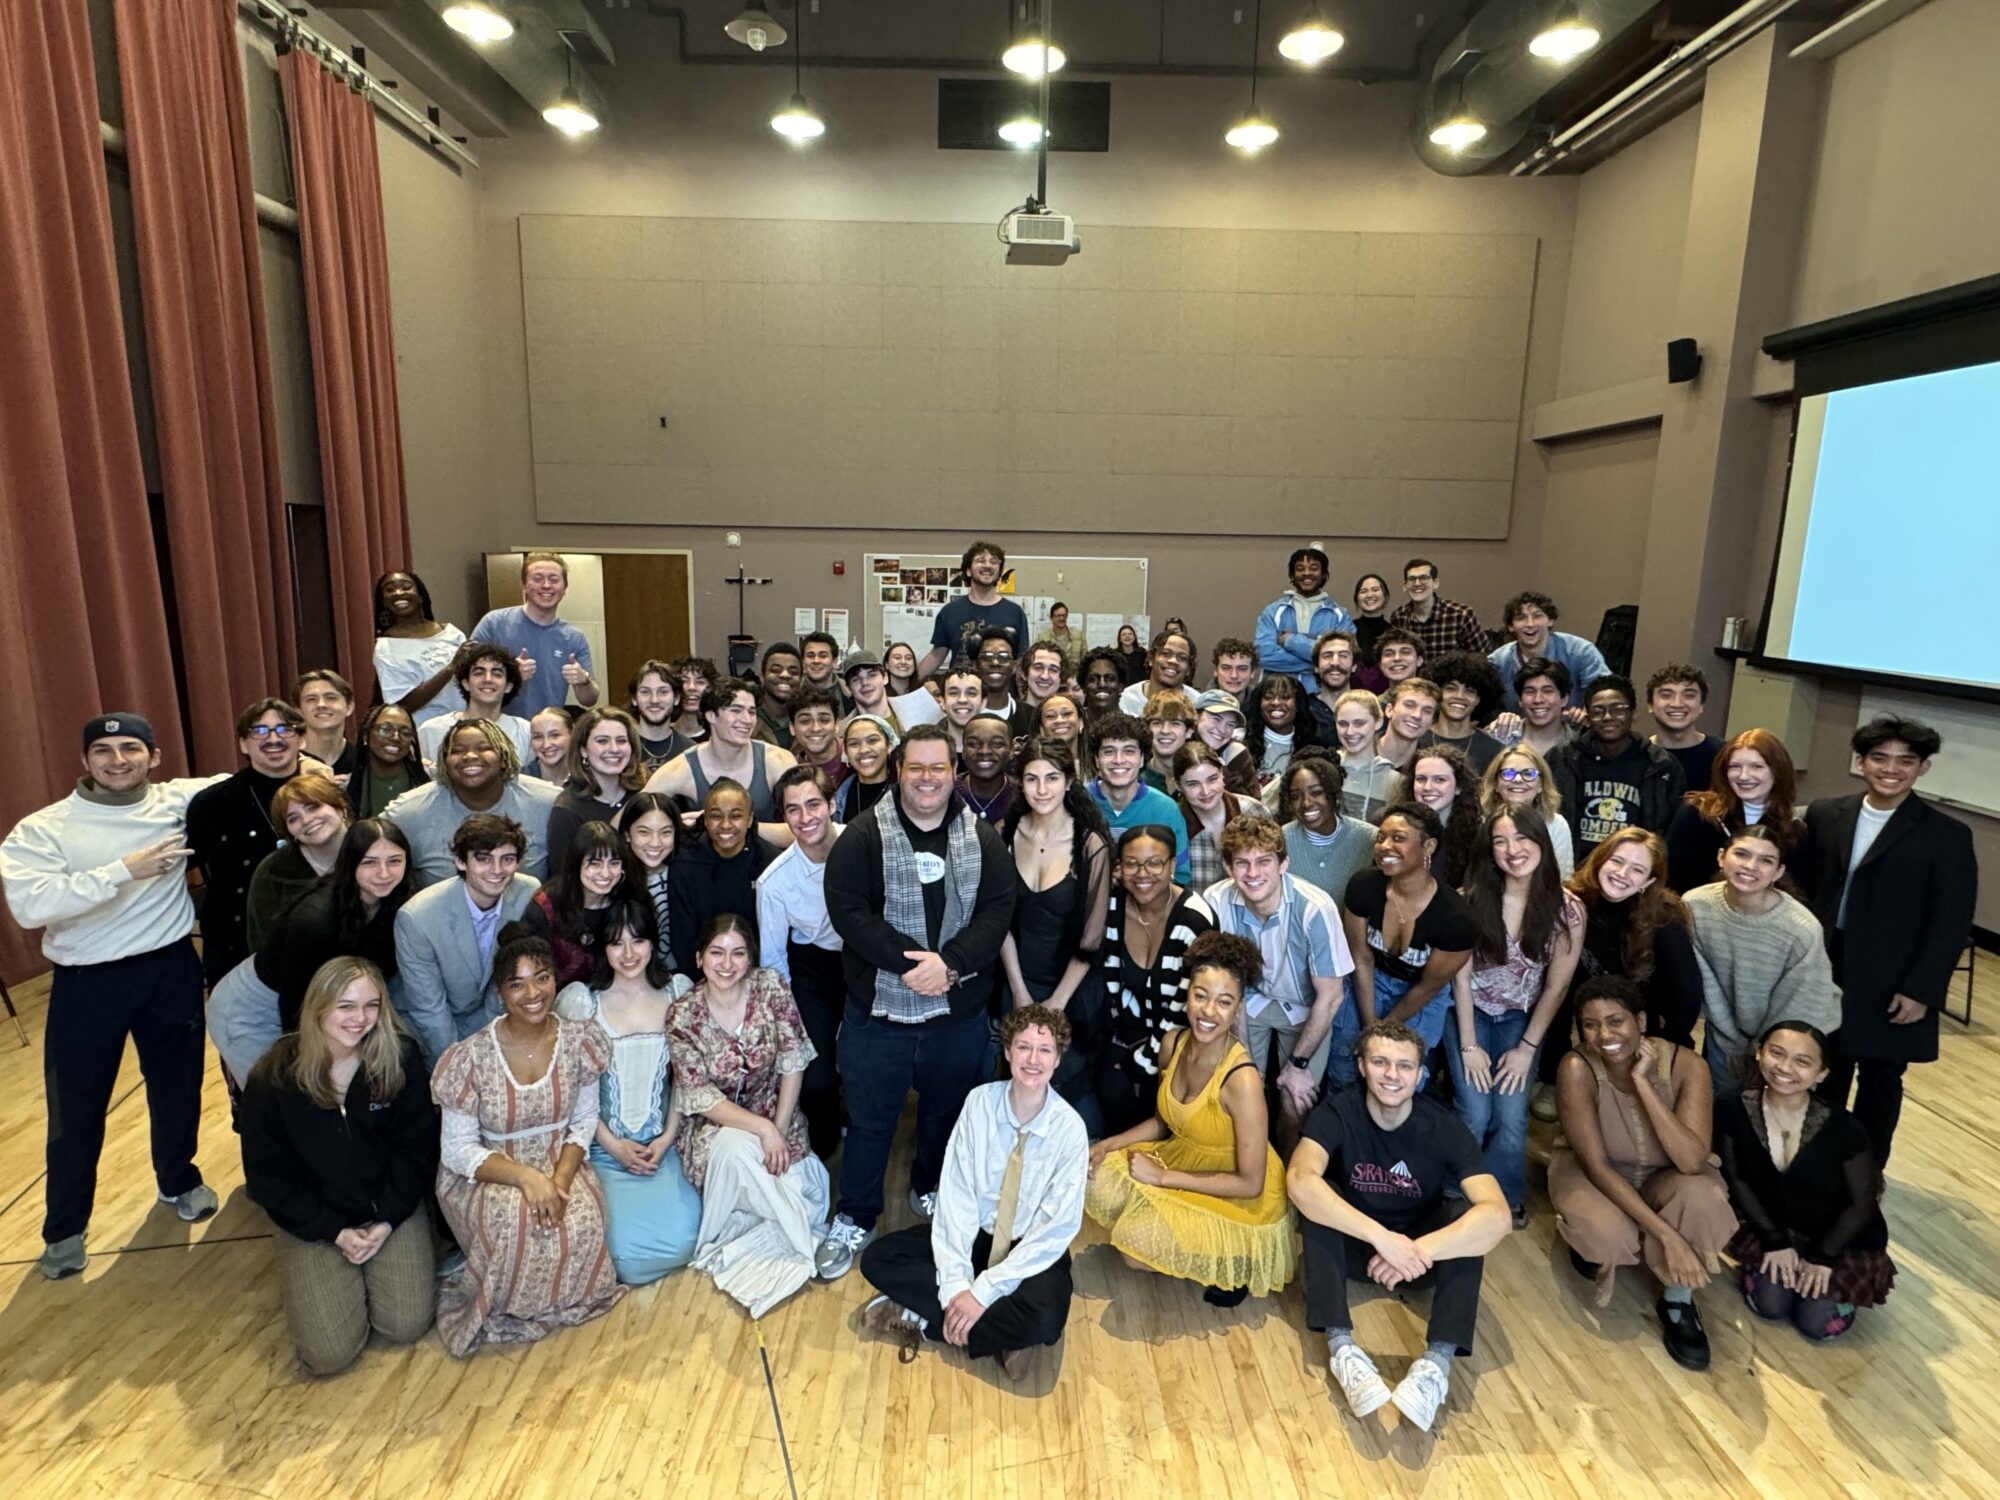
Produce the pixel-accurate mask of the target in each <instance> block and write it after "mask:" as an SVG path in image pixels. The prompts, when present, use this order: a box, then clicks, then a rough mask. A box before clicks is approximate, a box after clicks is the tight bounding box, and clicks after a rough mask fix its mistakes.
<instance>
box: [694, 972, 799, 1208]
mask: <svg viewBox="0 0 2000 1500" xmlns="http://www.w3.org/2000/svg"><path fill="white" fill-rule="evenodd" d="M746 983H747V984H748V986H749V989H750V997H749V1001H748V1003H747V1004H746V1005H745V1006H744V1008H743V1026H742V1029H741V1030H739V1031H738V1032H737V1033H736V1034H735V1035H734V1036H732V1035H730V1033H728V1032H727V1031H724V1030H723V1029H722V1027H720V1026H718V1025H717V1024H716V1022H715V1018H714V1017H713V1016H711V1015H710V1014H709V1011H708V986H707V985H706V984H698V985H696V986H695V987H694V988H693V989H692V990H689V991H688V992H687V994H685V995H683V996H681V998H680V999H679V1000H676V1001H675V1002H674V1006H673V1009H672V1010H670V1011H668V1012H667V1046H668V1049H669V1050H670V1051H671V1052H672V1053H673V1059H674V1107H675V1108H676V1109H678V1110H680V1112H681V1113H682V1114H684V1115H687V1116H689V1121H688V1132H687V1135H686V1136H685V1137H684V1138H683V1140H682V1142H681V1166H682V1169H683V1170H684V1171H686V1173H687V1179H688V1181H689V1182H691V1183H693V1184H694V1185H695V1187H696V1188H697V1189H699V1188H701V1187H702V1185H703V1183H704V1182H706V1180H707V1178H708V1157H709V1151H710V1149H711V1148H712V1147H713V1146H714V1143H715V1133H716V1131H717V1130H719V1129H721V1128H722V1127H720V1126H718V1125H716V1124H715V1123H714V1122H713V1121H711V1120H708V1119H705V1118H703V1116H704V1114H705V1113H706V1112H707V1111H708V1110H711V1109H713V1108H715V1106H716V1105H718V1104H725V1103H726V1104H734V1105H736V1106H738V1107H739V1108H742V1109H747V1110H749V1111H750V1113H751V1114H753V1115H761V1116H763V1117H764V1118H765V1119H767V1120H775V1119H776V1118H777V1117H778V1087H779V1085H780V1084H781V1083H782V1082H783V1080H784V1077H785V1075H786V1074H788V1073H803V1072H805V1070H806V1065H807V1064H808V1063H810V1062H811V1061H812V1060H813V1059H814V1058H815V1057H817V1056H818V1055H819V1054H818V1053H817V1052H815V1051H814V1050H813V1044H812V1042H811V1041H810V1040H808V1039H807V1037H806V1028H805V1023H804V1022H803V1021H802V1020H800V1019H799V1008H798V1006H797V1005H796V1004H795V1003H794V1002H793V1000H792V992H791V991H790V990H789V989H788V988H786V986H785V981H784V979H783V977H782V976H780V975H779V974H778V972H777V971H776V970H775V969H756V970H753V971H752V972H751V975H750V978H749V979H748V980H747V981H746ZM785 1144H786V1145H787V1146H788V1147H790V1148H791V1159H792V1161H793V1162H794V1163H795V1164H796V1163H797V1162H800V1161H803V1160H804V1159H805V1157H806V1154H807V1152H808V1151H809V1150H810V1149H811V1148H810V1147H809V1145H808V1144H807V1141H806V1121H805V1115H804V1113H803V1111H799V1110H794V1111H793V1112H792V1118H791V1122H790V1124H789V1125H788V1126H787V1127H786V1130H785Z"/></svg>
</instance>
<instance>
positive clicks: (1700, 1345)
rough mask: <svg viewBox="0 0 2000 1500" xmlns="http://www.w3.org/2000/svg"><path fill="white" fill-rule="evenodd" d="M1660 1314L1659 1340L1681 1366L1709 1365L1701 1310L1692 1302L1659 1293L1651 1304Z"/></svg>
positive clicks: (1701, 1367)
mask: <svg viewBox="0 0 2000 1500" xmlns="http://www.w3.org/2000/svg"><path fill="white" fill-rule="evenodd" d="M1653 1310H1654V1311H1655V1312H1657V1313H1658V1314H1659V1315H1660V1342H1661V1343H1662V1344H1664V1345H1666V1349H1667V1353H1668V1354H1669V1355H1671V1356H1672V1357H1673V1361H1674V1363H1675V1364H1677V1365H1679V1366H1680V1367H1681V1368H1682V1369H1683V1370H1697V1371H1699V1370H1706V1369H1707V1368H1708V1330H1707V1329H1705V1328H1703V1327H1702V1326H1701V1314H1700V1313H1699V1312H1697V1311H1695V1305H1694V1304H1693V1303H1692V1302H1669V1301H1668V1300H1667V1299H1666V1298H1665V1297H1662V1298H1661V1299H1660V1300H1659V1301H1658V1302H1656V1303H1654V1304H1653Z"/></svg>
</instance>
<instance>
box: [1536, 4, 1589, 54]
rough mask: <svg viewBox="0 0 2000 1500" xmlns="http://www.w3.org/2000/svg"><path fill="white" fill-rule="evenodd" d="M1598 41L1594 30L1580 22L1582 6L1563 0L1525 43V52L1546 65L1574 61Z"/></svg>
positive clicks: (1585, 23) (1586, 23) (1587, 24)
mask: <svg viewBox="0 0 2000 1500" xmlns="http://www.w3.org/2000/svg"><path fill="white" fill-rule="evenodd" d="M1599 40H1600V36H1599V33H1598V30H1597V28H1596V27H1595V26H1593V25H1591V24H1590V23H1589V22H1588V21H1586V20H1584V18H1583V8H1582V6H1581V5H1579V4H1578V3H1577V0H1566V3H1565V4H1563V5H1562V6H1560V7H1558V8H1557V10H1556V12H1555V14H1554V15H1552V16H1551V17H1550V18H1549V24H1548V25H1546V26H1544V27H1543V28H1542V29H1541V31H1539V32H1538V33H1536V35H1535V39H1534V40H1533V41H1531V42H1529V43H1528V50H1529V51H1530V52H1531V53H1533V54H1534V55H1535V56H1536V57H1540V58H1545V59H1547V60H1548V61H1549V62H1554V63H1566V62H1575V61H1576V60H1577V59H1578V58H1579V57H1581V56H1583V54H1584V53H1586V52H1588V51H1589V50H1590V49H1591V48H1592V47H1595V46H1596V45H1597V43H1598V41H1599Z"/></svg>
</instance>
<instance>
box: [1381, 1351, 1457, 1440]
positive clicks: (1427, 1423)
mask: <svg viewBox="0 0 2000 1500" xmlns="http://www.w3.org/2000/svg"><path fill="white" fill-rule="evenodd" d="M1450 1391H1451V1377H1450V1376H1449V1375H1447V1374H1445V1372H1444V1366H1443V1365H1440V1364H1439V1363H1438V1362H1437V1361H1436V1360H1434V1359H1425V1358H1424V1357H1423V1356H1422V1355H1418V1356H1417V1357H1416V1359H1415V1360H1413V1361H1412V1362H1411V1364H1410V1369H1409V1373H1408V1374H1406V1375H1404V1376H1403V1378H1402V1379H1401V1380H1400V1381H1398V1382H1397V1383H1396V1390H1395V1394H1393V1395H1392V1396H1390V1397H1389V1399H1390V1400H1391V1401H1393V1402H1395V1403H1396V1410H1397V1411H1399V1412H1401V1413H1402V1414H1403V1415H1404V1416H1405V1417H1406V1418H1408V1419H1409V1420H1410V1421H1412V1422H1414V1423H1416V1424H1417V1429H1418V1430H1419V1431H1420V1432H1429V1431H1430V1430H1431V1423H1433V1422H1435V1421H1436V1420H1437V1414H1438V1408H1439V1407H1440V1406H1443V1405H1444V1398H1445V1396H1446V1395H1447V1394H1449V1393H1450Z"/></svg>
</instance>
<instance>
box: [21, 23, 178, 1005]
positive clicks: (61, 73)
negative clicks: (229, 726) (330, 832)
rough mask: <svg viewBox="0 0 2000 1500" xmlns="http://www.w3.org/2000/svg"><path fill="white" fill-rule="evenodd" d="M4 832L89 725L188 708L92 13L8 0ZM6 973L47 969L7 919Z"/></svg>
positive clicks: (160, 730)
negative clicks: (137, 406) (143, 447)
mask: <svg viewBox="0 0 2000 1500" xmlns="http://www.w3.org/2000/svg"><path fill="white" fill-rule="evenodd" d="M0 330H4V333H0V342H4V347H5V349H6V357H5V358H4V359H0V641H4V642H5V643H6V645H5V649H4V650H0V703H6V704H8V705H10V714H9V720H10V722H9V725H8V727H7V730H6V731H5V732H4V733H0V829H5V828H11V827H12V826H13V825H14V823H15V822H16V821H17V820H19V819H20V817H21V816H22V815H23V814H25V813H28V812H30V811H32V810H33V809H35V808H36V807H39V806H42V805H43V804H44V803H47V802H51V801H53V800H55V799H56V798H58V797H60V796H62V795H64V794H65V793H66V792H67V791H68V789H69V788H70V787H71V786H72V785H74V783H75V781H76V778H77V777H78V776H80V775H81V774H82V763H81V751H82V740H81V733H82V729H83V722H84V720H85V719H87V718H89V717H90V716H91V715H93V714H96V713H100V712H103V711H104V710H106V709H129V710H133V711H135V712H138V713H141V714H144V715H145V716H146V717H147V718H148V719H150V720H151V721H152V724H153V728H154V731H155V732H156V734H157V736H158V739H159V743H160V747H161V749H162V751H163V752H164V757H163V760H164V763H163V767H162V770H163V772H164V773H165V774H169V775H185V774H186V754H185V748H184V744H185V742H184V739H183V736H182V728H181V711H180V704H179V701H178V698H177V696H176V693H175V687H174V669H173V657H172V654H171V652H170V651H169V650H168V646H167V620H166V612H165V608H164V606H163V605H162V603H161V589H160V576H159V570H158V567H157V566H156V564H155V562H154V557H153V536H152V529H151V526H150V524H149V521H148V516H147V508H146V486H145V480H144V478H143V476H142V472H141V468H140V461H139V434H138V423H137V419H136V418H135V417H134V415H133V411H132V386H131V380H130V377H129V376H128V374H127V371H126V364H125V342H124V334H123V331H122V329H121V326H120V322H119V314H118V279H117V273H116V270H115V268H114V264H113V260H112V250H111V210H110V205H109V200H108V198H107V195H106V189H105V178H104V148H103V144H102V142H101V140H100V138H99V135H98V127H97V86H96V81H95V75H94V73H93V70H92V67H91V60H90V35H89V30H88V27H87V25H86V22H85V15H84V8H83V7H82V6H81V5H71V4H39V3H26V0H4V3H0ZM0 967H4V970H5V972H6V974H7V975H8V977H9V978H10V979H12V978H22V977H25V976H26V975H28V974H30V973H34V972H37V971H39V970H41V969H43V968H45V967H46V965H45V964H43V963H42V961H41V956H40V949H39V946H38V945H37V944H36V943H34V942H32V941H31V940H29V939H28V938H26V937H25V936H24V935H23V934H22V932H21V931H20V929H19V928H18V927H16V926H14V925H13V923H12V921H11V920H0Z"/></svg>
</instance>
